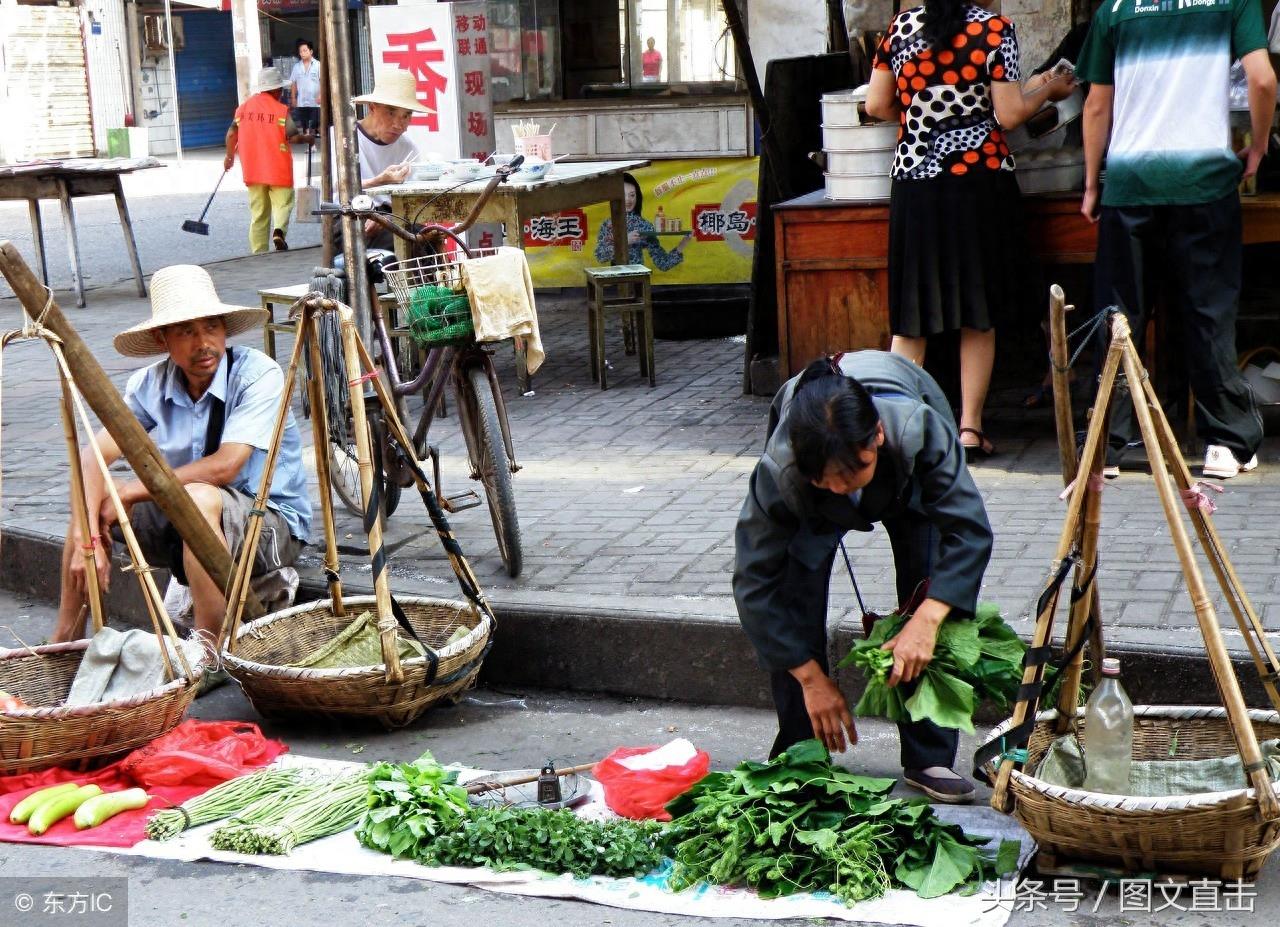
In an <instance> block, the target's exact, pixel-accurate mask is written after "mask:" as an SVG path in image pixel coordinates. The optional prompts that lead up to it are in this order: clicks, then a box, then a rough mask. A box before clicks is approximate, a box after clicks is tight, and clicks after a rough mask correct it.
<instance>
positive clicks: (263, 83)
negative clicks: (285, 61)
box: [253, 68, 284, 93]
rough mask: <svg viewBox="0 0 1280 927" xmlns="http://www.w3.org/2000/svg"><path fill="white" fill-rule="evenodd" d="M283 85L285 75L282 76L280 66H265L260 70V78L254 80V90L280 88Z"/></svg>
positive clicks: (260, 91)
mask: <svg viewBox="0 0 1280 927" xmlns="http://www.w3.org/2000/svg"><path fill="white" fill-rule="evenodd" d="M283 86H284V77H283V76H281V74H280V69H279V68H263V69H262V70H260V71H259V72H258V79H257V80H255V81H254V82H253V92H254V93H262V91H264V90H279V89H280V88H281V87H283Z"/></svg>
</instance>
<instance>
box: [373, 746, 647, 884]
mask: <svg viewBox="0 0 1280 927" xmlns="http://www.w3.org/2000/svg"><path fill="white" fill-rule="evenodd" d="M457 781H458V774H457V771H456V770H450V769H444V768H443V767H441V766H440V765H438V764H437V763H436V762H435V760H434V759H433V758H432V757H431V754H430V753H427V754H424V755H423V756H422V757H420V758H419V759H418V760H417V761H416V762H414V763H402V764H389V763H382V764H379V765H378V766H376V767H374V770H373V772H372V773H371V774H370V776H369V799H368V801H369V811H368V814H367V815H366V816H365V819H364V821H363V823H362V824H361V825H360V828H359V829H358V830H357V831H356V837H357V838H358V839H359V840H360V842H361V843H363V844H364V845H365V846H367V847H370V848H371V849H375V850H381V851H382V852H384V853H390V854H391V855H392V856H395V857H398V858H410V859H416V860H417V861H418V862H420V863H423V864H424V865H427V866H484V867H487V868H489V869H495V870H498V871H504V870H510V869H540V870H543V871H545V872H552V873H560V872H568V873H572V874H573V875H575V876H578V877H579V878H582V877H586V876H589V875H606V876H614V877H619V878H620V877H625V876H637V875H644V874H645V873H647V872H650V871H651V870H653V869H655V868H657V866H658V864H659V863H660V862H661V861H662V854H661V852H660V851H659V849H658V842H657V836H658V831H659V829H660V826H659V825H658V824H656V823H653V822H642V821H628V820H616V821H614V820H609V821H588V820H585V819H583V818H580V817H578V816H577V815H575V814H574V813H573V812H572V811H548V810H545V809H542V808H473V807H470V806H469V804H468V802H467V791H466V789H465V788H463V787H461V786H459V785H458V784H457Z"/></svg>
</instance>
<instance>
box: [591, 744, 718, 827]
mask: <svg viewBox="0 0 1280 927" xmlns="http://www.w3.org/2000/svg"><path fill="white" fill-rule="evenodd" d="M656 749H658V748H657V747H656V746H653V747H619V748H618V749H617V750H614V751H613V752H612V753H610V754H609V755H608V756H606V757H605V758H604V759H603V760H601V761H600V762H599V763H596V765H595V768H594V769H593V770H592V772H593V773H594V774H595V777H596V779H597V780H599V782H600V784H601V785H602V786H604V803H605V804H606V805H608V806H609V810H610V811H612V812H613V813H614V814H617V815H621V816H622V817H624V818H632V819H634V820H637V821H640V820H645V819H650V820H654V821H670V820H671V815H670V814H668V813H667V811H666V808H664V807H663V806H664V805H666V803H667V802H669V801H671V799H673V798H675V797H676V796H677V795H681V794H683V793H685V792H687V791H689V789H691V788H693V786H694V785H695V784H696V783H697V782H698V780H700V779H702V777H703V776H705V775H706V774H707V772H708V771H709V770H710V769H711V757H710V756H709V755H708V754H707V752H706V751H705V750H699V751H697V753H696V754H694V757H693V759H691V760H690V761H689V762H687V763H685V764H684V765H683V766H666V767H664V768H662V769H628V768H627V767H625V766H623V765H622V763H621V762H620V761H621V760H625V759H627V758H628V757H632V756H639V755H640V754H641V753H651V752H652V751H654V750H656Z"/></svg>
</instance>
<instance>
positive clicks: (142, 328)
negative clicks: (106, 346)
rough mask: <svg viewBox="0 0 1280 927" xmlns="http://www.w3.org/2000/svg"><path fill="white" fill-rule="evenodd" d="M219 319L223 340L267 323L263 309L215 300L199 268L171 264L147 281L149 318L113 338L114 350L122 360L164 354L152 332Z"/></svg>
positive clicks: (215, 294) (207, 278) (210, 280)
mask: <svg viewBox="0 0 1280 927" xmlns="http://www.w3.org/2000/svg"><path fill="white" fill-rule="evenodd" d="M214 316H222V318H223V319H224V320H225V321H226V324H227V337H228V338H230V337H231V336H232V335H239V334H240V333H242V332H247V331H249V330H250V329H253V328H257V327H258V326H259V325H261V324H262V323H263V322H265V321H266V320H267V311H266V310H265V309H252V308H250V307H248V306H230V305H227V304H226V303H224V302H222V300H220V299H218V292H217V291H216V290H215V289H214V288H213V278H212V277H210V276H209V272H208V271H207V270H205V269H204V268H203V267H197V266H195V265H194V264H174V265H172V266H170V267H162V268H160V270H158V271H156V272H155V276H153V277H152V278H151V318H150V319H148V320H147V321H145V322H139V323H138V324H137V325H135V326H133V328H130V329H127V330H125V331H122V332H121V333H120V334H118V335H116V337H115V341H114V342H113V343H114V344H115V346H116V350H117V351H119V352H120V353H121V354H123V355H125V357H151V356H152V355H155V354H164V353H165V350H164V345H162V344H160V343H159V342H157V341H156V339H155V336H154V335H153V334H152V332H154V331H156V330H158V329H161V328H164V327H165V326H166V325H178V324H181V323H182V322H193V321H195V320H196V319H208V318H213V317H214Z"/></svg>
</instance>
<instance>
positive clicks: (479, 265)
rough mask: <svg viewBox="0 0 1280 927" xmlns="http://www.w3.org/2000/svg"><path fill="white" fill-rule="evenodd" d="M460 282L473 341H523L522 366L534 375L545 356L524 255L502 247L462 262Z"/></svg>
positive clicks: (515, 249) (517, 249)
mask: <svg viewBox="0 0 1280 927" xmlns="http://www.w3.org/2000/svg"><path fill="white" fill-rule="evenodd" d="M462 282H463V285H465V286H466V288H467V295H468V296H470V298H471V319H472V321H473V322H474V323H475V327H476V341H502V340H504V339H506V338H523V339H525V363H526V365H527V366H528V368H529V373H531V374H532V373H537V371H538V368H539V367H541V366H542V361H543V359H544V358H545V357H546V353H545V352H544V351H543V350H542V335H541V334H540V333H539V332H538V310H537V306H536V304H535V303H534V299H533V278H532V277H531V276H530V275H529V262H528V261H527V260H525V256H524V252H523V251H521V250H520V249H519V248H511V247H503V248H499V249H498V251H497V253H496V254H491V255H487V256H485V257H479V258H473V259H471V260H469V261H463V262H462Z"/></svg>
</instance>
